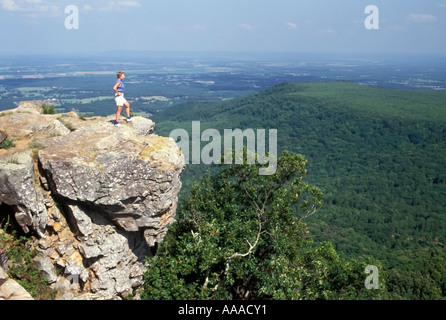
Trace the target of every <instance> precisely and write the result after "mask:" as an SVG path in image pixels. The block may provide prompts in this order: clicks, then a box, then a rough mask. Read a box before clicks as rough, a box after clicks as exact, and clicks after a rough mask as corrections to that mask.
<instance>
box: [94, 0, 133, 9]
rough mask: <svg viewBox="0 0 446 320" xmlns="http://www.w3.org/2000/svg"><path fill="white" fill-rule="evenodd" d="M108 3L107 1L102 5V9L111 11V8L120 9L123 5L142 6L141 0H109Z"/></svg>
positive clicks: (129, 6)
mask: <svg viewBox="0 0 446 320" xmlns="http://www.w3.org/2000/svg"><path fill="white" fill-rule="evenodd" d="M103 3H104V2H103ZM106 3H107V4H106V5H101V6H100V10H102V11H110V10H120V9H122V8H123V7H127V8H138V7H141V3H140V2H139V1H135V0H123V1H107V2H106Z"/></svg>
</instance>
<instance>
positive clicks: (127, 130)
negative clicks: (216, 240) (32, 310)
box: [0, 103, 184, 298]
mask: <svg viewBox="0 0 446 320" xmlns="http://www.w3.org/2000/svg"><path fill="white" fill-rule="evenodd" d="M112 119H113V117H108V118H107V117H106V118H104V117H91V118H86V119H84V120H82V119H79V118H78V116H77V115H76V114H75V113H68V114H62V115H61V114H58V115H42V114H41V110H40V108H39V107H37V106H33V105H32V104H30V103H28V104H23V105H21V106H19V107H18V108H17V109H14V110H10V111H7V112H4V113H3V116H2V117H0V132H1V133H2V135H3V136H7V137H8V138H13V139H15V140H14V143H15V145H16V146H15V147H14V148H11V149H8V150H0V203H2V204H3V205H2V207H5V206H7V207H8V209H9V210H10V211H12V212H14V216H15V219H16V221H17V223H18V224H19V225H20V226H21V228H22V229H23V231H24V232H26V233H30V234H33V235H35V238H36V241H35V246H36V248H38V250H39V256H38V257H37V263H38V265H39V267H40V269H41V270H43V272H44V274H45V276H46V279H47V281H48V282H49V283H52V286H54V287H62V288H63V289H70V290H65V291H66V292H68V293H67V294H66V295H65V297H68V298H72V297H74V295H77V294H79V293H95V294H102V295H108V296H115V295H125V294H128V293H132V292H133V291H134V290H135V288H138V287H139V286H140V285H141V284H142V274H143V272H144V259H145V257H147V256H150V255H151V247H154V246H156V244H157V243H159V242H161V241H162V239H163V238H164V236H165V234H166V232H167V230H168V227H169V225H170V224H171V223H173V222H174V216H175V211H176V206H177V195H178V192H179V190H180V188H181V182H180V174H181V172H182V170H183V169H184V158H183V155H182V154H181V152H180V150H179V148H178V147H177V145H176V143H175V142H174V140H173V139H171V138H165V137H160V136H157V135H155V134H152V133H151V132H152V130H153V127H154V123H153V122H152V121H151V120H149V119H145V118H142V117H134V118H133V122H130V123H123V126H122V127H120V128H116V127H114V125H113V120H112ZM1 215H2V212H1V211H0V217H1ZM56 269H58V270H63V272H62V273H61V272H60V271H59V272H56ZM61 291H62V292H63V291H64V290H61Z"/></svg>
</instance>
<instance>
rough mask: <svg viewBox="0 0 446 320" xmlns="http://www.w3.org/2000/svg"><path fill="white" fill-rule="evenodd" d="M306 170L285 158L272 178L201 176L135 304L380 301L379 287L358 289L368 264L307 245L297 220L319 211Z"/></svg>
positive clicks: (234, 173)
mask: <svg viewBox="0 0 446 320" xmlns="http://www.w3.org/2000/svg"><path fill="white" fill-rule="evenodd" d="M305 164H306V160H305V158H304V157H303V156H301V155H297V154H293V153H289V152H286V151H285V152H284V153H283V154H282V155H281V157H280V158H278V159H277V171H276V172H275V173H274V174H273V175H268V176H261V175H258V169H259V167H260V165H258V164H253V165H232V166H229V168H228V169H227V170H225V171H223V172H222V173H220V174H219V175H218V176H216V177H211V176H210V174H209V173H208V174H207V175H206V176H205V177H204V178H203V180H202V181H201V183H199V184H197V185H196V186H195V187H194V188H193V190H192V192H191V195H190V197H189V199H188V200H187V201H186V202H185V204H184V205H183V206H182V207H181V208H180V209H179V210H178V218H179V219H178V222H177V223H176V224H174V225H173V226H172V227H171V229H170V230H169V232H168V234H167V236H166V238H165V240H164V242H163V243H162V244H160V246H159V248H158V251H157V254H156V256H155V257H153V258H151V259H148V260H147V271H146V273H145V277H144V279H145V284H144V293H143V295H142V297H143V298H145V299H163V300H167V299H187V300H188V299H205V300H207V299H339V298H341V299H360V298H364V299H370V298H380V297H381V294H384V293H385V289H384V284H383V281H382V280H381V281H380V287H381V288H380V289H379V290H367V289H365V288H364V279H365V278H366V275H365V273H364V269H365V266H366V265H367V264H370V263H371V262H370V261H367V262H366V261H356V260H355V261H343V260H342V259H341V258H340V257H339V256H338V254H337V253H336V251H335V250H334V248H333V247H332V245H331V244H330V243H324V244H322V245H321V246H320V247H318V248H314V247H313V246H312V244H313V242H312V239H311V237H310V235H309V232H308V230H307V228H306V224H305V223H304V222H303V219H304V218H305V217H307V216H308V215H311V214H313V213H314V212H315V210H316V209H317V207H318V206H320V205H321V199H322V193H321V191H320V190H319V189H318V188H315V187H312V186H310V185H309V184H308V183H306V182H305V181H304V180H303V177H304V176H305V174H306V169H305ZM375 264H376V263H375ZM381 279H382V277H381Z"/></svg>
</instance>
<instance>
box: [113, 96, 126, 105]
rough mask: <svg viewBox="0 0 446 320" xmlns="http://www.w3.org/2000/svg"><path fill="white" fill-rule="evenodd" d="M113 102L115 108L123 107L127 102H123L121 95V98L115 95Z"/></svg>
mask: <svg viewBox="0 0 446 320" xmlns="http://www.w3.org/2000/svg"><path fill="white" fill-rule="evenodd" d="M115 102H116V106H117V107H122V106H123V105H124V103H126V102H127V100H125V98H124V94H122V95H121V96H118V94H116V93H115Z"/></svg>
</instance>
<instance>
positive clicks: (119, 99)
mask: <svg viewBox="0 0 446 320" xmlns="http://www.w3.org/2000/svg"><path fill="white" fill-rule="evenodd" d="M117 76H118V80H117V81H116V83H115V86H114V87H113V90H114V91H115V102H116V107H117V108H118V110H117V111H116V122H115V126H116V127H120V126H121V124H120V123H119V118H120V116H121V112H122V107H123V106H125V113H126V114H127V122H130V121H132V118H130V103H128V102H127V100H126V99H125V98H124V90H125V85H124V83H123V82H122V80H124V79H125V72H124V71H119V72H118V73H117Z"/></svg>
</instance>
